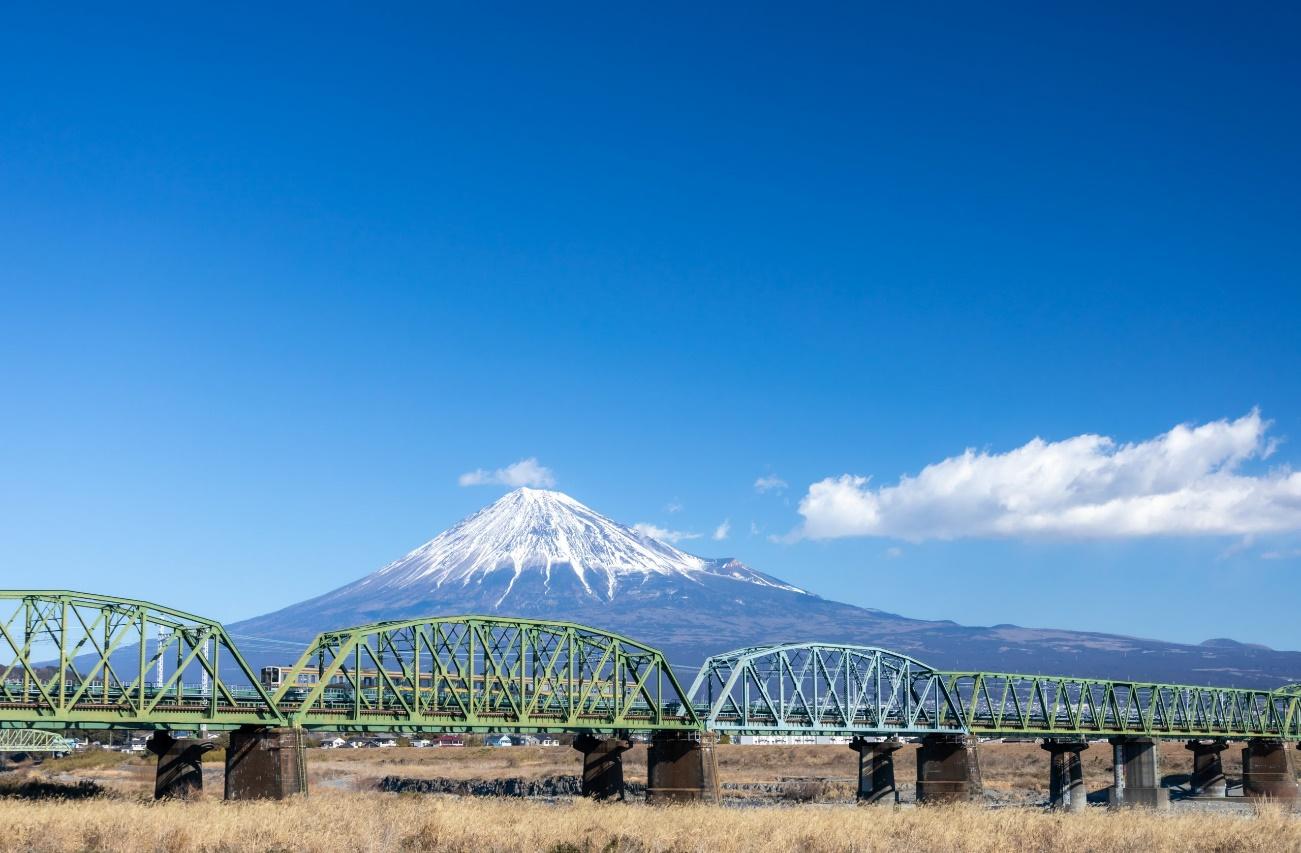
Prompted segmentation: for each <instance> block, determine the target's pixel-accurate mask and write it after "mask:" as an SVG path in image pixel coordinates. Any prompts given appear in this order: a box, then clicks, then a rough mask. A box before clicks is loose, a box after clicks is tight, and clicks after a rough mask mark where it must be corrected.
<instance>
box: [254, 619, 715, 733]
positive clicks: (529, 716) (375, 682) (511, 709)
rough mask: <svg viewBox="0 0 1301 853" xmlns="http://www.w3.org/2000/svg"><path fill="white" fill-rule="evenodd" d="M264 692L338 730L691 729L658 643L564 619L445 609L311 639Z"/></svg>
mask: <svg viewBox="0 0 1301 853" xmlns="http://www.w3.org/2000/svg"><path fill="white" fill-rule="evenodd" d="M273 698H274V701H275V703H276V705H277V707H279V708H280V709H281V710H282V711H283V712H284V713H285V714H286V715H287V716H288V717H289V719H290V720H291V721H292V723H293V724H294V725H299V726H302V727H304V728H309V729H323V730H337V731H370V730H384V731H411V732H418V731H465V732H474V731H539V732H542V731H592V732H621V731H635V730H697V729H699V728H700V722H699V720H698V718H697V717H696V715H695V713H694V712H693V711H692V709H691V707H690V704H689V703H688V702H687V701H686V694H685V692H684V691H683V690H682V687H681V685H680V684H679V683H678V681H677V678H676V677H675V676H674V674H673V671H672V669H671V668H670V667H669V666H668V663H667V662H666V661H665V659H664V656H663V654H662V653H660V652H659V651H657V650H655V649H652V648H650V647H648V646H644V645H642V644H640V643H637V642H634V641H632V640H629V639H627V638H625V637H621V636H618V635H615V634H610V633H607V632H604V631H599V630H596V629H594V628H589V627H586V626H583V625H576V624H573V623H568V622H553V621H539V620H528V619H511V618H501V617H489V616H448V617H432V618H423V619H414V620H406V621H392V622H379V623H375V624H371V625H361V626H358V627H355V628H347V629H343V630H340V631H327V632H325V633H322V634H320V635H318V636H317V638H316V639H315V641H313V643H312V644H311V646H309V648H308V649H307V651H306V652H304V653H303V655H302V657H301V658H299V660H298V661H297V663H295V664H294V666H293V667H292V668H291V669H290V670H289V671H288V672H287V673H286V674H285V675H284V677H283V683H282V685H281V686H280V688H279V689H278V690H277V692H276V694H275V696H274V697H273Z"/></svg>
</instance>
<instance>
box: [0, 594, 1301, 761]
mask: <svg viewBox="0 0 1301 853" xmlns="http://www.w3.org/2000/svg"><path fill="white" fill-rule="evenodd" d="M274 669H275V670H276V676H277V677H276V678H275V679H274V682H273V683H271V682H269V683H270V686H268V684H265V683H264V681H263V678H262V677H261V674H260V673H255V672H254V671H253V670H252V669H251V668H250V666H249V665H248V663H247V662H246V661H245V659H244V658H243V657H242V655H241V654H240V652H239V650H238V648H236V646H235V643H234V642H233V641H232V639H231V637H230V635H229V634H228V633H227V632H226V630H225V628H224V627H222V625H221V624H220V623H218V622H216V621H213V620H210V619H204V618H202V617H199V616H194V615H192V614H189V613H184V612H182V611H179V610H173V609H171V608H167V607H162V606H159V605H156V604H152V603H149V602H145V601H136V600H132V599H125V598H116V597H111V596H101V595H90V594H85V593H75V592H66V591H57V590H54V591H51V590H38V591H15V590H8V591H0V730H4V729H43V730H49V731H62V730H65V729H86V728H133V729H185V730H193V729H196V728H198V727H200V726H207V727H210V728H220V729H234V728H239V727H254V728H262V729H265V728H274V727H293V728H296V729H318V730H335V731H411V732H415V731H425V732H438V731H446V732H464V731H519V732H526V731H551V732H573V733H621V732H632V731H648V732H661V733H665V734H671V733H673V732H678V733H682V734H691V733H694V732H704V731H713V732H718V733H731V734H781V735H837V736H856V737H890V736H898V737H925V736H928V735H945V734H948V735H963V736H966V735H980V736H990V737H1005V736H1025V737H1044V738H1053V739H1058V738H1074V739H1077V740H1078V739H1080V738H1093V737H1116V736H1131V735H1132V736H1146V737H1158V738H1181V739H1196V738H1219V739H1244V738H1248V739H1250V738H1257V739H1259V738H1266V739H1276V740H1290V741H1297V740H1301V684H1293V685H1289V686H1287V687H1283V688H1280V689H1277V690H1273V691H1269V690H1243V689H1236V688H1218V687H1201V686H1191V685H1177V684H1153V683H1140V682H1132V681H1109V680H1104V679H1084V678H1071V677H1065V676H1051V675H1018V674H1008V673H992V672H946V671H942V670H936V669H934V668H932V667H930V666H928V665H926V664H924V663H922V662H921V661H918V660H916V659H915V658H911V657H909V656H906V655H902V654H899V653H896V652H892V651H889V650H887V649H880V648H873V647H867V646H854V645H839V644H825V643H784V644H775V645H769V646H756V647H750V648H745V649H740V650H737V651H735V652H729V653H728V654H724V655H716V656H714V657H712V658H710V659H709V660H708V661H707V662H706V663H705V665H704V667H702V668H701V670H700V672H699V674H698V675H697V676H696V678H695V680H694V682H693V683H692V685H691V689H690V690H683V689H682V686H681V684H680V683H679V682H678V680H677V678H676V677H675V676H674V674H673V671H672V669H671V668H670V666H669V665H668V662H667V661H666V660H665V659H664V656H663V654H661V653H660V652H659V651H657V650H655V649H653V648H651V647H649V646H646V645H643V644H641V643H638V642H636V641H634V640H631V639H628V638H626V637H621V636H619V635H616V634H611V633H609V632H605V631H601V630H599V629H596V628H590V627H586V626H582V625H575V624H572V623H567V622H553V621H539V620H530V619H512V618H501V617H483V616H436V617H426V618H421V619H412V620H405V621H392V622H378V623H374V624H371V625H362V626H358V627H354V628H346V629H341V630H334V631H326V632H324V633H322V634H320V635H318V636H317V637H316V639H315V640H313V641H312V643H310V644H309V645H308V647H307V648H306V649H305V650H304V651H303V653H302V655H301V656H300V657H299V658H298V660H297V661H296V662H295V663H294V664H293V665H292V666H290V667H284V668H281V667H277V668H274ZM6 736H10V737H13V736H15V735H9V734H8V733H6ZM0 748H2V747H0Z"/></svg>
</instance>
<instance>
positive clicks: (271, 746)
mask: <svg viewBox="0 0 1301 853" xmlns="http://www.w3.org/2000/svg"><path fill="white" fill-rule="evenodd" d="M306 793H307V756H306V753H305V752H304V750H303V730H302V729H289V728H268V727H266V726H240V727H239V728H238V729H236V730H235V731H233V732H231V733H230V747H229V748H228V749H227V750H226V799H228V800H283V799H285V798H286V797H289V796H292V795H294V794H306Z"/></svg>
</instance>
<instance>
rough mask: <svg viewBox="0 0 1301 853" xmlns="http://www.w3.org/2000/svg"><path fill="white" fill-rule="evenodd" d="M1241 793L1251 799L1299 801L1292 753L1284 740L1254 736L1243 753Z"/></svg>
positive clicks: (1300, 797) (1300, 798) (1299, 794)
mask: <svg viewBox="0 0 1301 853" xmlns="http://www.w3.org/2000/svg"><path fill="white" fill-rule="evenodd" d="M1242 793H1243V795H1244V796H1247V797H1251V798H1252V799H1257V800H1263V799H1271V800H1278V801H1280V802H1283V803H1296V802H1298V801H1299V800H1301V792H1299V791H1298V789H1297V781H1296V773H1295V772H1294V771H1293V769H1292V752H1291V750H1290V749H1289V748H1288V744H1287V742H1286V741H1282V740H1277V739H1275V738H1263V737H1254V738H1251V739H1250V740H1248V741H1247V746H1246V747H1245V748H1244V749H1243V750H1242Z"/></svg>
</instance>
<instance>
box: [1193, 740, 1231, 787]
mask: <svg viewBox="0 0 1301 853" xmlns="http://www.w3.org/2000/svg"><path fill="white" fill-rule="evenodd" d="M1184 748H1185V749H1187V750H1188V751H1189V752H1191V753H1192V754H1193V774H1192V776H1191V777H1189V783H1188V784H1189V788H1191V789H1192V794H1193V796H1194V797H1223V796H1224V795H1225V789H1226V788H1227V787H1228V784H1227V783H1226V782H1225V780H1224V762H1223V761H1222V760H1221V759H1220V753H1221V752H1224V750H1226V749H1228V748H1229V744H1228V742H1227V741H1224V740H1220V739H1218V738H1217V739H1215V740H1211V741H1205V740H1190V741H1188V743H1186V744H1185V745H1184Z"/></svg>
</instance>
